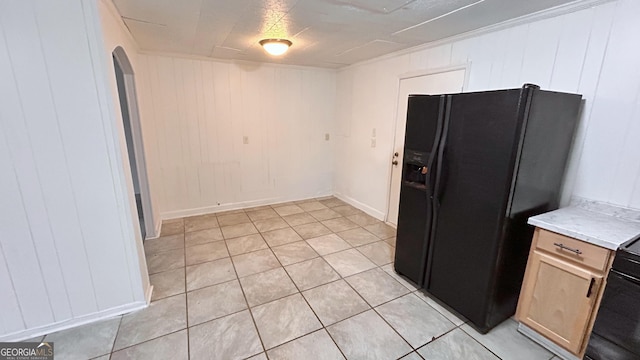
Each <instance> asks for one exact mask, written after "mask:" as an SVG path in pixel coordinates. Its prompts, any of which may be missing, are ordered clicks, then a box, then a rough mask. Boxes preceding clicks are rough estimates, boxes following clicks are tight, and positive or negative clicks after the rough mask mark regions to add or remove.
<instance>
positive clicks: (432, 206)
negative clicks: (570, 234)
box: [421, 95, 451, 289]
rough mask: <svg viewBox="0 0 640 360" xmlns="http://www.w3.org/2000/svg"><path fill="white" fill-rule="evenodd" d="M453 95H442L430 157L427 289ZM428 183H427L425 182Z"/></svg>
mask: <svg viewBox="0 0 640 360" xmlns="http://www.w3.org/2000/svg"><path fill="white" fill-rule="evenodd" d="M450 102H451V96H450V95H446V96H442V97H441V99H440V109H439V111H438V113H439V114H438V119H439V121H438V128H437V131H436V141H435V142H434V144H433V149H432V151H431V156H430V158H429V164H428V168H429V174H430V175H427V179H429V180H427V181H430V179H431V177H432V176H433V177H434V178H435V179H434V186H433V189H430V188H429V186H428V185H427V194H429V193H431V195H430V199H427V204H429V205H428V206H429V210H430V211H428V212H427V214H428V215H427V216H428V217H429V218H428V219H427V224H429V225H428V228H427V229H426V230H427V231H425V238H426V239H425V244H428V245H427V246H428V249H427V260H426V261H427V263H426V267H425V272H424V277H423V279H422V284H421V285H423V287H424V288H425V289H428V288H429V283H430V282H431V264H432V263H433V261H432V258H433V241H431V240H432V239H433V238H434V235H435V232H436V226H437V221H438V212H439V208H440V199H439V198H438V196H439V195H438V192H439V191H438V189H439V187H440V181H441V180H442V178H441V176H442V174H441V173H442V157H443V155H444V146H445V143H446V141H445V140H446V137H447V131H448V128H449V111H450V109H451V105H450ZM434 163H435V164H434ZM425 185H426V184H425Z"/></svg>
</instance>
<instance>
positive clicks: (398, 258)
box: [394, 95, 444, 285]
mask: <svg viewBox="0 0 640 360" xmlns="http://www.w3.org/2000/svg"><path fill="white" fill-rule="evenodd" d="M443 111H444V96H427V95H418V96H410V97H409V104H408V108H407V125H406V129H407V131H406V134H405V150H404V154H405V156H404V166H403V178H402V182H401V188H400V205H399V209H398V228H397V235H396V253H395V265H394V266H395V269H396V271H397V272H398V273H400V274H402V275H404V276H406V277H407V278H409V279H410V280H412V281H413V282H415V283H416V284H419V285H420V284H422V282H423V276H424V267H425V264H426V259H427V248H428V233H429V232H430V224H431V221H430V219H431V214H432V209H431V207H432V204H431V194H432V186H431V183H432V181H431V180H432V179H433V178H434V176H435V175H434V173H433V172H431V171H424V170H425V169H429V168H431V167H432V166H431V163H432V162H433V161H434V158H435V149H436V148H437V146H438V143H439V140H440V139H439V137H440V133H441V131H442V115H443V114H442V113H443ZM423 171H424V173H423ZM420 181H424V183H423V184H420V183H419V182H420Z"/></svg>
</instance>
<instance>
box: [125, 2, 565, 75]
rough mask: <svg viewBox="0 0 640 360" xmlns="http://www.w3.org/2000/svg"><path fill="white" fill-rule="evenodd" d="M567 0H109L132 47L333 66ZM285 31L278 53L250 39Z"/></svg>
mask: <svg viewBox="0 0 640 360" xmlns="http://www.w3.org/2000/svg"><path fill="white" fill-rule="evenodd" d="M574 1H575V0H180V1H176V0H113V2H114V4H115V5H116V7H117V9H118V11H119V12H120V15H121V16H122V19H123V20H124V23H125V24H126V26H127V27H128V28H129V30H130V31H131V34H132V35H133V37H134V38H135V39H136V41H137V42H138V44H139V46H140V48H141V49H142V50H145V51H150V52H161V53H178V54H188V55H197V56H206V57H212V58H217V59H233V60H249V61H260V62H276V63H283V64H294V65H308V66H318V67H325V68H339V67H343V66H346V65H350V64H353V63H356V62H359V61H363V60H367V59H371V58H374V57H377V56H381V55H384V54H388V53H391V52H394V51H398V50H402V49H406V48H410V47H413V46H416V45H419V44H423V43H426V42H430V41H434V40H438V39H442V38H446V37H449V36H452V35H456V34H460V33H464V32H467V31H470V30H474V29H478V28H481V27H485V26H488V25H492V24H496V23H499V22H502V21H505V20H508V19H512V18H515V17H519V16H523V15H526V14H530V13H534V12H537V11H540V10H544V9H548V8H551V7H555V6H558V5H562V4H566V3H569V2H574ZM264 38H287V39H289V40H291V41H292V42H293V46H292V47H291V49H290V50H289V52H288V53H286V54H285V55H284V56H282V57H279V58H275V57H272V56H269V55H267V54H265V53H264V51H263V50H262V49H261V48H260V45H259V44H258V41H260V40H261V39H264Z"/></svg>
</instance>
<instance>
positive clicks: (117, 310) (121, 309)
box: [0, 292, 151, 342]
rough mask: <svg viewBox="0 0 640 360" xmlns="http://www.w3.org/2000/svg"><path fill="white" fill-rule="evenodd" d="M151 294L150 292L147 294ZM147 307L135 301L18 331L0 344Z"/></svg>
mask: <svg viewBox="0 0 640 360" xmlns="http://www.w3.org/2000/svg"><path fill="white" fill-rule="evenodd" d="M149 294H151V292H149ZM147 306H149V304H148V303H147V302H146V301H136V302H134V303H130V304H126V305H121V306H116V307H113V308H110V309H107V310H103V311H98V312H95V313H92V314H87V315H83V316H80V317H77V318H74V319H69V320H64V321H60V322H57V323H53V324H49V325H45V326H40V327H37V328H32V329H27V330H22V331H18V332H15V333H11V334H7V335H2V336H0V342H14V341H22V340H26V339H31V338H34V337H37V336H44V335H47V334H51V333H54V332H57V331H61V330H66V329H70V328H73V327H76V326H80V325H85V324H89V323H92V322H96V321H100V320H105V319H108V318H112V317H115V316H118V315H122V314H127V313H130V312H133V311H137V310H142V309H144V308H146V307H147Z"/></svg>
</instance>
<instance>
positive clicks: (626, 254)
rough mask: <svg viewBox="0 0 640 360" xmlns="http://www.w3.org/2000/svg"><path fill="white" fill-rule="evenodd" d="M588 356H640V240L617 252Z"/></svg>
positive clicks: (603, 359) (623, 359) (611, 359)
mask: <svg viewBox="0 0 640 360" xmlns="http://www.w3.org/2000/svg"><path fill="white" fill-rule="evenodd" d="M585 359H589V360H638V359H640V239H636V240H631V241H628V242H626V243H625V244H623V245H622V246H620V248H619V249H618V251H617V252H616V257H615V259H614V260H613V265H612V267H611V271H609V276H608V277H607V286H606V287H605V289H604V294H603V295H602V301H601V302H600V308H599V309H598V315H597V316H596V321H595V323H594V325H593V331H592V332H591V337H590V338H589V344H588V345H587V351H586V353H585Z"/></svg>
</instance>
